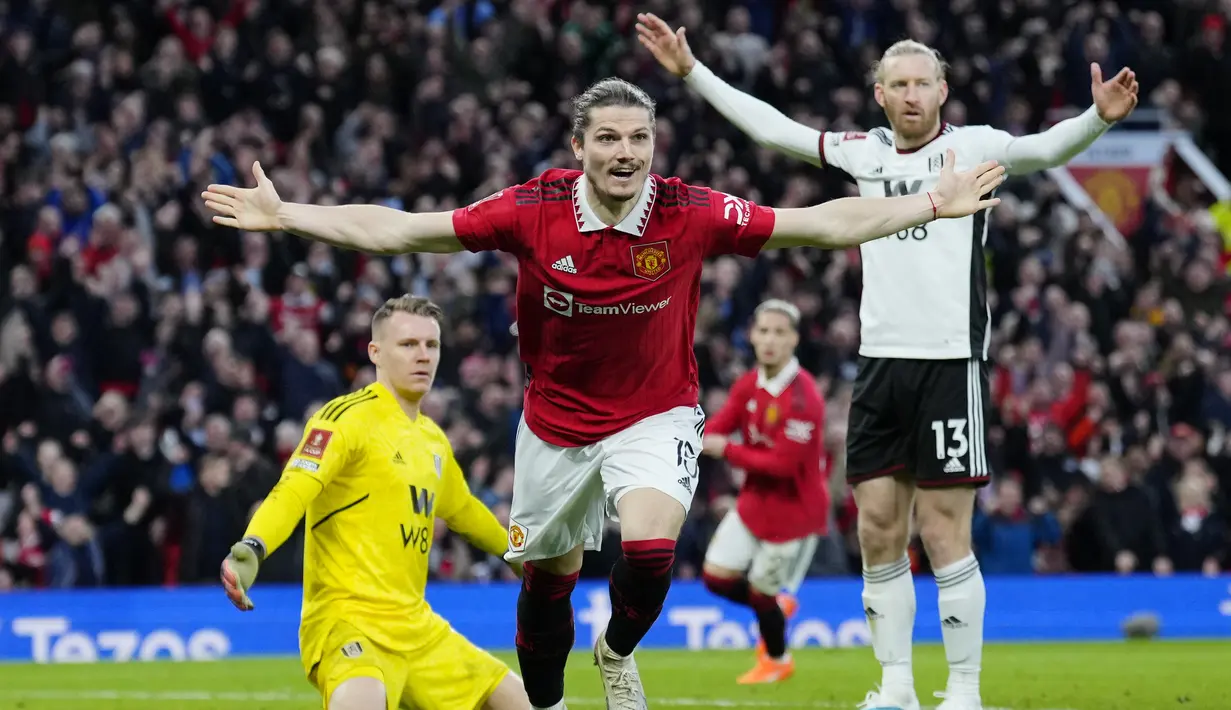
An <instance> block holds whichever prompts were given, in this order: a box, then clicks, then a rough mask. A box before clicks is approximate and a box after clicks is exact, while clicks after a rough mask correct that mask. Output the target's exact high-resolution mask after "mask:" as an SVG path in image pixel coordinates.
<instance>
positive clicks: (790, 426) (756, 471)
mask: <svg viewBox="0 0 1231 710" xmlns="http://www.w3.org/2000/svg"><path fill="white" fill-rule="evenodd" d="M705 429H706V433H714V434H723V435H726V436H730V435H731V434H732V433H734V432H736V431H738V432H739V433H740V436H741V437H742V439H743V442H742V443H735V442H731V443H729V444H727V448H726V451H725V452H724V456H725V457H726V459H727V461H728V462H729V463H730V464H731V465H732V466H734V467H736V468H742V469H743V470H744V472H745V474H746V478H745V479H744V486H743V488H742V489H741V490H740V494H739V501H738V504H737V505H738V510H739V517H740V519H742V520H743V521H744V524H745V525H747V526H748V530H749V531H750V532H752V534H753V535H755V536H756V537H757V538H758V539H761V540H766V541H768V542H786V541H787V540H795V539H798V538H801V537H806V536H808V535H813V534H824V533H825V531H826V529H827V527H828V523H829V483H828V481H827V480H826V479H825V475H826V471H827V469H828V466H827V462H826V460H825V458H826V457H825V446H824V436H823V435H824V430H825V400H824V399H823V398H822V397H821V395H820V393H819V392H818V391H817V388H816V382H815V381H814V380H813V379H812V377H811V375H809V374H808V373H807V372H804V371H803V370H801V369H800V367H799V361H797V360H792V361H791V362H790V364H788V365H787V366H786V367H784V368H783V369H782V371H781V372H779V373H778V374H777V375H775V376H774V377H773V378H772V379H771V378H766V377H765V375H764V373H763V372H762V371H760V370H759V369H758V370H757V371H754V372H749V373H748V374H746V375H744V376H743V377H741V378H740V379H739V380H738V381H737V382H736V383H735V385H734V386H733V387H732V388H731V393H730V395H729V396H728V397H727V401H726V404H724V405H723V407H722V411H720V412H718V415H717V416H715V417H714V418H712V419H711V420H710V421H709V422H708V423H707V424H706V427H705Z"/></svg>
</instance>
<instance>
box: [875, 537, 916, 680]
mask: <svg viewBox="0 0 1231 710" xmlns="http://www.w3.org/2000/svg"><path fill="white" fill-rule="evenodd" d="M863 612H864V614H865V615H866V616H867V617H868V627H869V628H870V629H871V630H872V650H873V651H874V652H875V653H876V660H878V661H880V664H881V690H882V692H883V693H885V694H886V695H888V696H889V697H890V698H893V699H894V700H898V701H899V702H906V701H907V700H909V699H910V698H913V697H914V696H915V676H914V672H913V671H912V670H911V641H912V636H913V633H914V629H915V581H914V578H913V577H912V576H911V573H910V558H908V557H903V558H902V559H900V560H898V561H897V562H890V563H889V564H885V565H873V566H871V567H866V568H864V570H863Z"/></svg>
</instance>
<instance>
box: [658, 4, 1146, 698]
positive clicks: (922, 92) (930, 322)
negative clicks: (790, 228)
mask: <svg viewBox="0 0 1231 710" xmlns="http://www.w3.org/2000/svg"><path fill="white" fill-rule="evenodd" d="M638 19H639V20H640V22H639V24H638V27H637V30H638V34H639V39H640V41H641V43H642V44H643V45H644V46H645V47H646V48H647V49H649V50H650V52H651V53H653V55H654V57H655V58H656V59H658V61H659V63H660V64H662V65H663V67H664V68H665V69H667V70H668V71H670V72H671V73H673V74H675V75H676V76H678V77H682V78H683V79H684V80H685V81H686V82H687V83H688V84H689V85H690V86H691V87H692V88H693V89H694V90H695V91H697V92H698V93H699V94H700V95H701V96H702V97H704V98H705V99H706V100H707V101H708V102H709V103H710V104H711V105H713V106H714V108H716V109H717V110H718V111H719V112H720V113H722V114H723V115H724V116H725V117H726V118H727V119H728V120H730V121H731V122H732V123H734V124H735V125H736V126H738V127H739V128H740V129H741V130H743V131H744V132H745V133H747V134H748V135H749V136H750V137H752V138H753V139H754V140H755V141H756V142H757V143H758V144H760V145H763V146H767V147H770V148H774V149H776V150H779V151H781V152H783V153H786V154H788V155H791V156H794V157H796V158H799V159H801V160H805V161H808V162H810V163H813V164H814V165H817V166H819V167H834V168H837V169H839V170H841V171H843V172H845V173H847V174H848V175H849V176H850V177H851V178H853V179H854V180H855V182H856V183H857V184H858V185H859V192H860V194H861V195H864V196H873V195H875V196H878V197H883V196H886V195H906V194H914V193H918V192H920V191H925V190H928V189H930V188H931V187H932V185H934V184H936V180H937V176H938V175H939V172H940V169H941V165H942V156H943V155H944V154H945V152H946V151H948V150H952V151H953V152H954V153H955V154H956V156H957V167H958V169H962V168H964V167H970V166H972V165H976V164H978V163H980V162H982V161H985V160H996V161H998V162H999V163H1000V164H1001V165H1004V166H1005V168H1006V170H1007V171H1008V172H1009V174H1022V173H1028V172H1034V171H1038V170H1043V169H1045V168H1049V167H1054V166H1058V165H1063V164H1064V163H1066V162H1068V161H1069V160H1070V159H1072V158H1073V157H1074V156H1076V155H1077V154H1078V153H1080V152H1081V151H1083V150H1085V149H1086V148H1087V147H1089V146H1090V145H1091V144H1092V143H1093V142H1094V141H1095V140H1096V139H1098V137H1099V136H1101V135H1102V134H1103V133H1104V132H1106V131H1107V129H1108V128H1109V127H1110V126H1111V124H1113V123H1114V122H1116V121H1119V120H1120V119H1123V118H1124V117H1126V116H1128V114H1129V113H1131V112H1132V110H1133V108H1134V107H1135V106H1136V105H1137V81H1136V78H1135V76H1134V74H1133V72H1132V71H1130V70H1128V69H1124V70H1122V71H1121V72H1120V73H1118V74H1117V75H1116V76H1115V77H1113V78H1112V79H1110V80H1108V81H1104V80H1103V77H1102V72H1101V70H1100V68H1099V66H1098V65H1097V64H1093V65H1091V67H1090V74H1091V81H1092V85H1091V90H1092V94H1093V97H1094V105H1093V106H1091V107H1090V108H1089V109H1088V110H1087V111H1085V112H1084V113H1082V114H1081V115H1079V116H1076V117H1074V118H1070V119H1068V120H1066V121H1061V122H1060V123H1057V124H1056V125H1054V126H1052V127H1051V128H1050V129H1048V130H1047V131H1045V132H1043V133H1038V134H1035V135H1028V136H1021V137H1015V136H1012V135H1010V134H1008V133H1006V132H1004V131H1000V130H997V129H994V128H991V127H989V126H964V127H959V126H953V125H949V124H947V123H945V122H944V121H942V120H941V119H940V112H941V106H943V105H944V103H945V99H946V97H947V96H948V85H947V84H946V83H945V70H946V66H945V63H944V61H943V59H942V58H941V57H940V54H939V53H938V52H936V51H935V50H933V49H931V48H930V47H927V46H926V45H923V44H920V43H919V42H915V41H912V40H903V41H901V42H898V43H896V44H894V45H893V46H891V47H889V49H888V50H887V51H886V52H885V54H884V56H883V58H882V59H881V61H880V62H878V64H877V66H876V72H875V74H876V83H875V86H874V87H873V90H874V92H875V95H876V101H877V103H879V104H880V105H881V106H882V107H883V108H884V110H885V116H886V118H887V119H888V123H889V127H888V128H874V129H872V130H870V131H868V132H866V133H864V132H848V133H821V132H820V131H817V130H816V129H814V128H810V127H808V126H805V125H802V124H800V123H797V122H795V121H792V120H791V119H789V118H787V117H786V116H785V115H783V114H782V113H781V112H780V111H778V110H777V109H775V108H773V107H772V106H770V105H768V104H766V103H765V102H763V101H760V100H758V99H756V98H754V97H752V96H749V95H747V94H745V93H742V92H740V91H739V90H737V89H735V88H734V87H732V86H730V85H729V84H727V83H726V82H724V81H722V80H721V79H719V78H718V77H717V76H715V75H714V74H713V72H711V71H710V70H709V69H708V68H706V67H705V66H704V65H703V64H701V63H699V62H697V61H696V59H695V58H694V57H693V55H692V52H691V50H690V49H689V47H688V42H687V40H686V39H685V36H684V29H683V28H680V29H679V30H677V31H672V30H671V28H670V27H669V26H667V24H666V23H665V22H663V21H662V20H661V19H659V18H657V17H655V16H653V15H640V16H639V17H638ZM986 225H987V211H986V210H984V211H981V212H977V213H975V214H973V215H971V216H967V217H962V218H960V219H941V220H935V221H932V222H930V223H927V224H924V225H921V226H918V227H914V228H912V229H908V230H903V231H901V232H899V233H897V234H896V235H895V236H893V237H890V238H888V239H882V240H880V241H875V242H867V243H865V244H863V245H861V247H860V252H861V254H862V258H863V297H862V303H861V305H860V311H859V315H860V320H861V333H860V340H861V343H860V351H859V354H860V367H859V374H858V376H857V378H856V381H855V391H854V396H853V399H852V402H851V412H850V425H849V430H848V431H849V433H848V439H847V477H848V480H849V481H850V483H851V484H852V485H853V486H854V490H855V501H856V503H857V504H858V507H859V519H858V527H859V543H860V549H861V551H862V556H863V578H864V587H863V590H864V591H863V604H864V612H865V614H866V615H867V617H868V625H869V626H870V628H871V630H872V646H873V650H874V651H875V654H876V659H877V660H878V661H880V664H881V667H882V681H881V685H880V686H879V687H878V688H877V689H876V690H874V691H872V692H870V693H868V695H867V697H866V698H865V700H864V704H863V705H861V706H860V707H863V708H867V710H918V708H919V700H918V697H917V696H916V693H915V687H914V685H915V684H914V675H913V672H912V670H911V645H912V635H911V631H912V629H913V627H914V621H915V587H914V581H913V579H912V577H911V570H910V563H909V560H908V559H907V556H906V546H907V542H908V535H909V522H910V515H911V511H912V507H915V513H916V515H917V518H918V525H919V529H920V531H921V535H922V538H923V544H924V547H925V549H926V550H927V554H928V558H929V560H930V561H931V563H932V567H933V569H934V571H935V575H936V583H937V586H938V587H939V605H940V621H941V632H942V634H943V638H944V645H945V655H946V657H947V658H948V662H949V681H948V686H947V688H946V690H945V692H944V693H943V694H939V695H940V696H942V697H943V698H944V702H943V703H942V704H941V706H940V710H980V709H981V708H982V702H981V699H980V692H979V671H980V665H981V662H982V655H983V615H984V606H985V600H986V596H985V591H984V586H983V575H982V573H981V572H980V571H979V563H978V562H977V561H976V560H975V556H974V554H973V552H972V548H971V541H970V526H971V516H972V513H973V510H974V496H975V490H976V488H978V487H979V486H983V485H986V484H987V482H988V480H989V478H990V476H991V469H990V467H989V463H988V457H987V433H986V428H985V421H986V418H987V414H988V411H989V401H988V386H987V378H988V374H987V354H988V340H989V336H990V332H991V330H990V325H989V320H990V313H989V309H988V305H987V275H986V273H985V271H984V254H983V246H984V243H985V240H986V228H987V226H986ZM912 504H913V505H912Z"/></svg>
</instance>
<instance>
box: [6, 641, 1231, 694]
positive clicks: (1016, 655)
mask: <svg viewBox="0 0 1231 710" xmlns="http://www.w3.org/2000/svg"><path fill="white" fill-rule="evenodd" d="M501 656H502V657H503V658H504V659H505V660H506V661H509V662H510V663H513V664H515V663H516V660H515V659H514V658H513V657H512V655H511V654H501ZM637 657H638V661H639V664H640V667H641V673H642V677H643V680H644V682H645V687H646V692H647V694H648V696H649V699H650V706H651V707H660V708H669V707H687V708H696V709H703V708H763V709H772V708H784V709H785V708H818V709H820V708H837V709H842V708H846V709H850V710H853V709H854V708H855V706H856V705H857V704H858V702H859V701H860V700H862V699H863V695H864V693H866V692H867V691H868V690H869V689H871V687H872V686H873V684H874V683H875V682H876V681H877V680H878V679H879V676H880V672H879V669H878V668H877V667H876V663H875V661H874V660H873V659H872V652H871V650H870V649H867V648H859V649H833V650H830V649H806V650H801V651H796V653H795V657H796V659H797V671H796V674H795V677H794V678H792V679H791V680H789V681H787V682H785V683H782V684H778V685H773V686H755V687H746V686H739V685H737V684H736V683H735V677H736V676H737V675H738V674H739V673H741V672H743V671H744V670H747V669H748V668H749V667H750V665H751V661H752V656H751V653H750V652H749V651H706V652H687V651H652V650H647V651H641V652H638V654H637ZM983 660H984V664H983V665H984V671H983V701H984V705H985V707H986V708H987V709H988V710H991V709H992V708H997V709H1004V710H1130V709H1131V710H1165V709H1166V708H1177V709H1182V710H1198V709H1201V710H1231V644H1229V643H1226V642H1179V641H1155V642H1133V643H1129V642H1124V643H1105V644H1060V645H1057V644H1029V645H1009V644H996V645H990V646H988V647H987V648H986V650H985V652H984V659H983ZM915 678H916V682H917V687H918V689H919V694H920V698H919V699H920V701H921V702H922V703H923V705H924V706H925V707H927V706H935V705H936V704H937V703H938V702H939V701H937V700H934V699H932V691H933V690H942V689H943V688H944V682H945V658H944V651H943V650H942V649H941V648H940V647H939V646H921V647H919V648H917V649H916V651H915ZM567 702H568V704H569V705H570V707H572V708H574V709H575V710H586V709H587V708H602V707H603V701H602V691H601V687H600V685H599V680H598V675H597V671H596V670H595V669H594V667H593V666H592V662H591V661H590V659H589V658H588V657H587V656H586V655H584V654H574V656H573V658H572V659H571V661H570V664H569V668H568V682H567ZM320 707H321V702H320V699H319V697H318V696H317V695H315V693H314V692H313V690H312V688H311V687H310V686H309V685H308V684H307V681H305V680H304V678H303V676H302V673H301V672H300V668H299V663H298V662H297V660H295V659H290V658H286V659H236V660H226V661H216V662H203V663H191V662H187V663H172V662H165V663H129V664H95V665H24V664H21V665H16V664H13V665H0V709H3V710H10V709H11V710H85V709H87V708H88V709H89V710H130V709H131V710H148V709H152V708H183V709H184V710H205V709H206V708H228V709H229V710H296V709H299V708H302V709H303V710H311V709H314V708H320Z"/></svg>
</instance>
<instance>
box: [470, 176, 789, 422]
mask: <svg viewBox="0 0 1231 710" xmlns="http://www.w3.org/2000/svg"><path fill="white" fill-rule="evenodd" d="M588 189H589V185H588V183H587V181H586V179H585V176H584V175H583V174H582V173H581V172H579V171H577V170H548V171H547V172H545V173H543V174H542V175H540V176H539V177H538V178H535V179H533V180H531V181H529V182H527V183H525V184H524V185H518V186H515V187H510V188H507V189H505V190H501V191H500V192H498V193H496V194H494V195H492V196H490V197H487V198H485V199H483V200H480V201H478V202H476V203H474V204H472V205H470V206H469V207H464V208H462V209H459V210H457V211H455V212H454V213H453V226H454V229H455V231H456V233H457V236H458V239H460V240H461V242H462V245H463V246H465V248H466V249H468V250H470V251H475V252H477V251H491V250H500V251H504V252H509V253H511V254H514V255H515V256H517V261H518V271H517V331H518V347H519V349H520V353H521V359H522V362H523V363H525V366H526V372H527V376H528V379H529V382H528V384H527V387H526V396H525V416H526V424H527V425H528V426H529V427H530V430H531V431H533V432H534V433H535V434H536V435H537V436H538V437H539V438H541V439H543V440H544V441H546V442H548V443H551V444H555V445H557V446H584V445H587V444H593V443H595V442H597V441H601V440H602V439H604V438H606V437H608V436H610V435H612V434H614V433H616V432H618V431H621V430H623V429H625V428H627V427H628V426H630V425H632V424H634V423H636V422H638V421H640V420H641V419H644V418H646V417H649V416H652V415H655V414H659V413H661V412H665V411H667V410H669V409H672V408H674V407H679V406H695V405H696V404H697V398H698V387H697V362H696V359H695V358H694V357H693V351H692V346H693V328H694V326H695V324H696V319H697V303H698V301H699V299H700V286H701V266H702V263H703V262H704V260H705V259H706V258H707V257H712V256H718V255H721V254H739V255H742V256H755V255H756V254H757V253H758V252H759V251H760V250H761V247H762V246H763V245H764V244H765V242H766V241H767V240H768V239H769V237H770V235H771V233H772V232H773V229H774V213H773V210H771V209H769V208H767V207H760V206H758V205H754V204H752V203H749V202H747V201H745V200H742V199H740V198H737V197H732V196H730V195H726V194H723V193H721V192H715V191H712V190H710V189H709V188H705V187H694V186H692V185H686V184H684V183H682V182H680V181H679V180H678V179H676V178H670V179H667V178H662V177H659V176H657V175H651V176H649V177H648V178H647V179H646V182H645V186H644V188H643V189H642V191H641V196H640V198H638V201H637V204H636V206H635V207H634V208H633V211H632V212H630V213H629V215H628V216H627V217H625V218H624V219H623V220H622V221H621V222H620V223H619V224H617V225H615V226H610V227H609V226H607V225H605V224H603V223H602V221H600V220H599V219H598V217H597V216H596V215H595V214H594V211H593V210H592V209H591V208H590V205H589V203H588V202H587V201H586V193H587V190H588Z"/></svg>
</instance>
